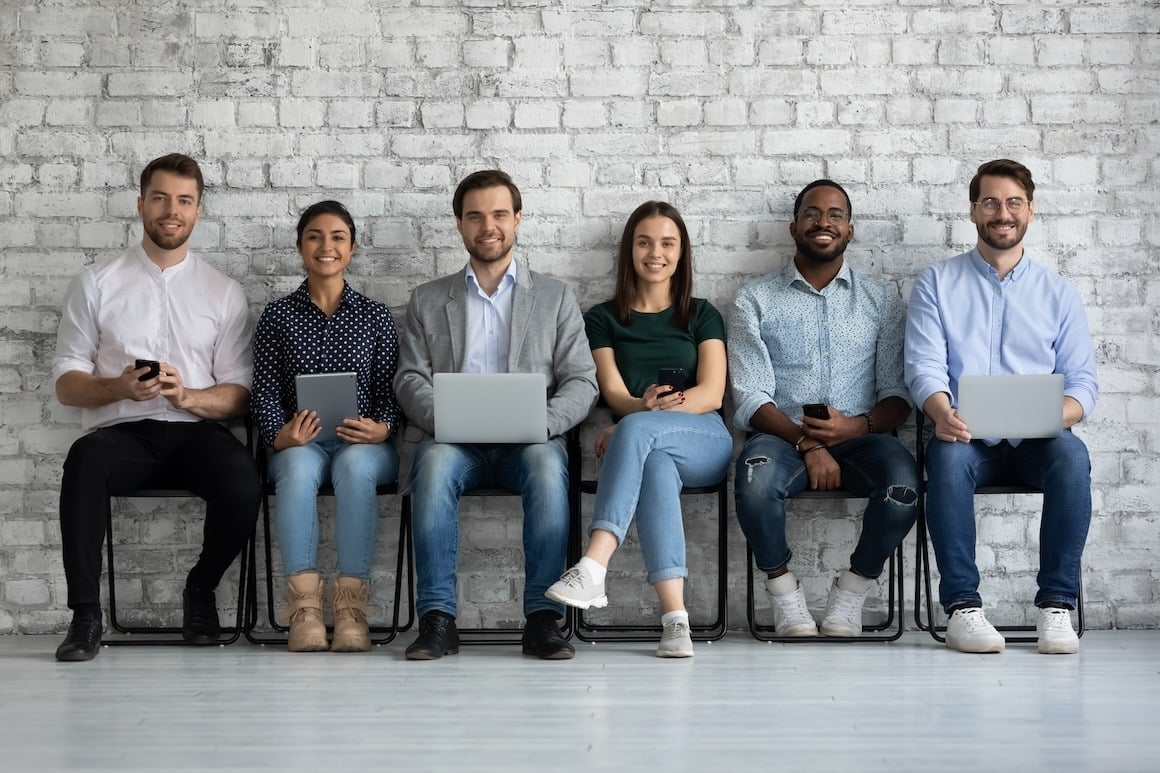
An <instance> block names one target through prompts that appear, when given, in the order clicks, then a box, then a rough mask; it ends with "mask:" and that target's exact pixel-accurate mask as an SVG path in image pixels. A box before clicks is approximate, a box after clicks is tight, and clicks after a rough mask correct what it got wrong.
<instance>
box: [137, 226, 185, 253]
mask: <svg viewBox="0 0 1160 773" xmlns="http://www.w3.org/2000/svg"><path fill="white" fill-rule="evenodd" d="M142 227H143V228H144V229H145V235H146V236H148V237H149V240H150V241H151V242H153V243H154V244H156V245H157V246H158V247H160V248H161V249H163V250H176V249H177V248H178V247H180V246H181V245H183V244H185V243H186V242H187V241H189V236H190V234H192V233H193V229H192V228H189V227H185V226H183V227H182V228H181V230H179V231H178V232H177V233H175V234H172V235H170V234H167V233H165V232H164V231H162V230H161V227H160V226H159V225H158V223H157V221H154V222H152V223H142Z"/></svg>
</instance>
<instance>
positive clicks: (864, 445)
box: [733, 432, 918, 579]
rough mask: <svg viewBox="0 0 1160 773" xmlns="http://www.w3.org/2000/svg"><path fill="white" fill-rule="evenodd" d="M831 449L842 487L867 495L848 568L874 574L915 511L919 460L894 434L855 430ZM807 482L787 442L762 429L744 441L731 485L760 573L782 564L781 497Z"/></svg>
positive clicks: (785, 553) (785, 552)
mask: <svg viewBox="0 0 1160 773" xmlns="http://www.w3.org/2000/svg"><path fill="white" fill-rule="evenodd" d="M830 454H831V455H832V456H833V457H834V460H835V461H837V463H838V465H839V467H840V468H841V475H842V481H841V483H842V488H844V489H846V490H847V491H849V492H850V493H852V494H854V495H855V496H864V497H867V498H869V500H870V501H869V502H868V503H867V504H866V510H865V511H864V512H863V514H862V534H861V536H859V538H858V544H857V545H856V546H855V547H854V552H853V554H851V556H850V569H852V570H853V571H854V572H855V573H856V574H858V575H861V576H862V577H867V578H870V579H875V578H877V577H878V576H879V575H880V574H882V569H883V567H884V566H885V564H886V560H887V559H888V558H890V554H891V553H892V552H893V551H894V549H895V548H896V547H898V543H900V542H902V540H903V539H905V538H906V535H907V534H908V533H909V532H910V527H911V526H913V525H914V521H915V519H916V518H917V517H918V470H917V466H918V465H917V463H916V462H915V461H914V457H913V456H911V454H910V452H909V451H907V450H906V449H905V448H904V447H903V445H902V443H900V442H899V441H898V438H896V437H894V436H893V435H884V434H874V435H862V436H860V437H856V438H853V439H852V440H847V441H846V442H844V443H838V444H837V445H835V446H833V447H832V448H830ZM809 485H810V480H809V475H808V474H807V473H806V466H805V462H804V461H803V460H802V457H801V455H800V454H799V453H798V452H797V451H796V450H794V447H793V445H792V444H791V443H787V442H786V441H784V440H782V439H781V438H779V437H776V436H774V435H766V434H764V433H761V432H758V433H755V434H754V435H753V436H752V437H751V438H749V440H748V441H747V442H746V443H745V448H744V450H742V452H741V456H739V457H738V458H737V470H736V477H735V480H734V483H733V486H734V490H735V492H736V495H737V520H738V521H739V522H740V523H741V530H742V531H743V532H745V538H746V539H747V540H749V546H750V548H752V550H753V557H754V560H755V561H756V562H757V568H758V569H760V570H761V571H763V572H772V571H773V570H775V569H780V568H781V567H783V566H785V565H786V564H788V563H789V560H790V558H791V556H792V555H793V554H792V553H791V551H790V549H789V545H788V544H787V542H786V537H785V500H786V499H787V498H789V497H791V496H793V495H794V494H797V493H799V492H802V491H805V490H806V489H807V488H809Z"/></svg>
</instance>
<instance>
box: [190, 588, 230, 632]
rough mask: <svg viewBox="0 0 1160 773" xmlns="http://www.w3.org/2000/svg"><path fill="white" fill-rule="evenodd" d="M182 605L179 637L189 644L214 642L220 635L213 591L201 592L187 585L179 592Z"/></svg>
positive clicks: (220, 629)
mask: <svg viewBox="0 0 1160 773" xmlns="http://www.w3.org/2000/svg"><path fill="white" fill-rule="evenodd" d="M181 600H182V604H183V606H184V610H183V612H184V613H183V614H182V619H181V638H183V639H185V640H186V641H187V642H190V643H191V644H214V643H215V642H217V640H218V638H219V637H220V636H221V635H222V627H221V624H220V623H219V622H218V613H217V600H216V599H215V598H214V595H213V591H210V592H209V593H203V592H202V591H199V590H194V589H193V588H190V587H189V586H188V585H187V586H186V587H185V592H184V593H182V594H181Z"/></svg>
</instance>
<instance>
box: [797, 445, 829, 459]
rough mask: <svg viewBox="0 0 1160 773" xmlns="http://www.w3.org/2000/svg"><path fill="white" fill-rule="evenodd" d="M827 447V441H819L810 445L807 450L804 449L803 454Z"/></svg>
mask: <svg viewBox="0 0 1160 773" xmlns="http://www.w3.org/2000/svg"><path fill="white" fill-rule="evenodd" d="M825 447H826V444H825V443H818V444H817V445H816V446H810V447H809V448H807V449H806V450H804V451H802V456H805V455H806V454H808V453H809V452H810V451H817V450H818V449H819V448H825Z"/></svg>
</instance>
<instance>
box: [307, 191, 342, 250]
mask: <svg viewBox="0 0 1160 773" xmlns="http://www.w3.org/2000/svg"><path fill="white" fill-rule="evenodd" d="M319 215H337V216H338V217H340V218H342V220H343V222H344V223H346V227H347V228H349V229H350V241H351V244H354V242H355V241H356V239H355V228H354V218H352V217H351V216H350V212H348V211H347V209H346V207H344V206H343V205H342V204H341V203H339V202H337V201H333V200H331V199H327V200H326V201H320V202H318V203H317V204H311V205H310V206H309V207H307V208H306V209H304V210H302V215H301V216H300V217H299V218H298V241H297V242H296V243H297V245H298V246H299V247H301V246H302V234H303V233H305V232H306V226H308V225H310V221H311V220H313V219H314V218H316V217H318V216H319Z"/></svg>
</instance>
